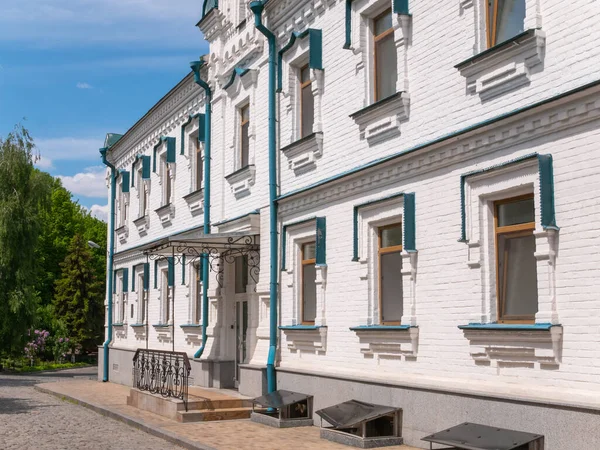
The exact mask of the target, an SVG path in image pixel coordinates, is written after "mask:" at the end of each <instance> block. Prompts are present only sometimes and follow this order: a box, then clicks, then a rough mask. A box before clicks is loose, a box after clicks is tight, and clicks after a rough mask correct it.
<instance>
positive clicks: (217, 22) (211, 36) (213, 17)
mask: <svg viewBox="0 0 600 450" xmlns="http://www.w3.org/2000/svg"><path fill="white" fill-rule="evenodd" d="M232 27H233V25H232V23H231V22H230V21H229V20H227V18H226V17H225V15H224V14H223V13H222V12H221V11H220V10H219V9H218V8H212V9H211V10H210V11H209V12H208V13H206V15H205V16H204V17H203V18H202V20H201V21H200V22H198V28H199V29H200V31H201V32H202V34H203V35H204V38H205V39H206V40H207V41H208V42H209V43H211V44H212V43H213V41H214V40H215V39H217V38H219V37H221V35H223V34H224V35H227V34H228V31H229V30H230V29H231V28H232Z"/></svg>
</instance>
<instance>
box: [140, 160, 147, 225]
mask: <svg viewBox="0 0 600 450" xmlns="http://www.w3.org/2000/svg"><path fill="white" fill-rule="evenodd" d="M138 189H139V190H140V191H141V192H139V198H140V212H139V214H138V216H139V217H144V216H145V215H146V209H147V207H148V191H147V190H146V186H145V183H144V179H143V178H142V171H141V170H140V171H139V172H138Z"/></svg>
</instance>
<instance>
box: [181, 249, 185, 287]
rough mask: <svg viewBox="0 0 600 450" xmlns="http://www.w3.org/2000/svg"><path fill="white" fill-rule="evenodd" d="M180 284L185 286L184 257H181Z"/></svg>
mask: <svg viewBox="0 0 600 450" xmlns="http://www.w3.org/2000/svg"><path fill="white" fill-rule="evenodd" d="M181 284H185V255H181Z"/></svg>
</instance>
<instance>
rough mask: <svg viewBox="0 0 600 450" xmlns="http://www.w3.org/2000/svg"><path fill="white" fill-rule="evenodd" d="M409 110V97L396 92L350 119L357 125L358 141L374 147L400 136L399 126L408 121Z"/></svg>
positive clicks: (404, 93) (403, 93)
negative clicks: (361, 140) (362, 140)
mask: <svg viewBox="0 0 600 450" xmlns="http://www.w3.org/2000/svg"><path fill="white" fill-rule="evenodd" d="M409 109H410V96H409V95H408V93H406V92H398V93H397V94H394V95H393V96H391V97H388V98H386V99H383V100H381V101H379V102H377V103H375V104H373V105H371V106H367V107H366V108H364V109H362V110H360V111H357V112H356V113H354V114H352V115H351V116H350V117H351V118H352V119H353V120H354V122H355V123H356V124H357V125H358V129H359V132H360V139H366V140H367V142H368V144H369V145H375V144H378V143H380V142H385V141H388V140H389V139H391V138H393V137H396V136H399V135H400V124H401V123H402V122H405V121H407V120H408V117H409Z"/></svg>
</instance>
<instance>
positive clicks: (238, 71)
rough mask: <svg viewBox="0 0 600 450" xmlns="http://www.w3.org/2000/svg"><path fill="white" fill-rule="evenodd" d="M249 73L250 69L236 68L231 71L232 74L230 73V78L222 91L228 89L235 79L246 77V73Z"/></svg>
mask: <svg viewBox="0 0 600 450" xmlns="http://www.w3.org/2000/svg"><path fill="white" fill-rule="evenodd" d="M249 71H250V69H242V68H240V67H236V68H234V69H233V72H231V76H230V77H229V81H228V82H227V83H226V84H225V86H223V89H229V87H230V86H231V85H232V84H233V82H234V81H235V77H236V76H238V77H240V78H241V77H243V76H244V75H246V74H247V73H248V72H249Z"/></svg>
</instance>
